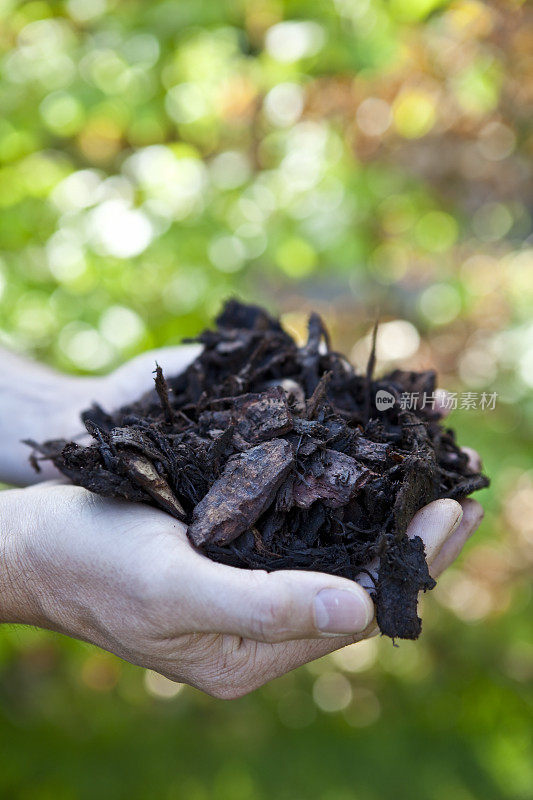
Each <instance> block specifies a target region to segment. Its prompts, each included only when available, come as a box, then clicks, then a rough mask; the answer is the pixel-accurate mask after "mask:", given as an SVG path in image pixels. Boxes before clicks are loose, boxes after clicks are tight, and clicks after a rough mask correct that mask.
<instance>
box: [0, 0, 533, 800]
mask: <svg viewBox="0 0 533 800" xmlns="http://www.w3.org/2000/svg"><path fill="white" fill-rule="evenodd" d="M0 51H1V65H0V69H1V81H0V207H1V210H0V295H1V298H0V336H1V339H0V340H1V341H2V343H3V344H4V345H7V346H9V347H11V348H13V349H16V350H20V351H21V352H26V353H29V354H32V355H34V356H35V357H36V358H38V359H41V360H44V361H46V362H48V363H50V364H53V365H56V366H57V367H58V368H60V369H62V370H66V371H71V372H78V373H93V372H105V371H107V370H109V369H111V368H113V367H114V366H116V365H118V364H119V363H121V362H122V361H123V360H124V359H126V358H128V357H130V356H132V355H134V354H135V353H137V352H140V351H142V350H145V349H147V348H150V347H154V346H158V345H164V344H172V343H178V342H179V341H180V339H181V337H183V336H184V335H192V334H195V333H197V332H198V331H199V330H200V329H201V328H202V326H204V325H205V324H206V323H209V321H210V320H212V318H213V315H214V314H215V313H216V312H217V311H218V309H219V307H220V304H221V302H222V300H223V299H224V298H225V297H227V296H229V295H231V294H237V295H239V296H241V297H242V298H244V299H249V300H252V301H259V302H263V303H265V304H267V305H268V306H269V308H270V309H271V310H273V311H275V312H277V313H281V314H282V315H283V319H284V321H285V323H286V324H287V326H288V327H289V328H290V329H291V330H292V331H294V332H295V334H296V335H298V336H301V335H303V332H304V329H305V318H306V314H307V313H308V311H309V310H310V309H311V308H317V309H318V310H319V311H320V312H321V313H322V314H323V315H324V317H325V318H326V320H327V322H328V323H329V324H330V326H331V328H332V333H333V340H334V343H335V345H336V346H337V347H338V348H343V349H345V350H346V351H347V352H351V353H352V355H353V357H354V359H356V361H359V362H361V361H363V360H364V357H365V353H366V351H367V349H368V331H369V328H370V326H371V323H372V321H373V319H374V317H375V315H376V313H379V315H380V317H381V319H382V321H383V325H382V328H381V334H380V340H379V345H378V351H379V352H378V355H379V366H380V368H385V367H390V366H396V365H400V366H401V365H409V366H412V367H415V368H423V367H428V366H431V365H434V366H436V367H437V368H438V370H439V372H440V375H441V385H443V386H445V387H446V388H447V389H449V390H454V391H459V392H463V391H470V392H477V393H481V392H483V391H485V392H497V393H498V399H497V404H496V408H495V409H494V410H492V411H489V410H484V411H483V410H481V409H479V408H477V409H474V408H470V409H463V410H460V409H459V410H458V411H455V412H453V415H452V418H451V420H452V424H453V425H454V426H455V427H456V428H457V429H458V431H459V436H460V439H461V441H462V442H463V443H465V444H469V445H471V446H473V447H476V448H477V449H479V451H480V452H481V453H482V455H483V457H484V461H485V466H486V469H487V471H488V472H489V474H490V475H491V477H492V481H493V482H492V486H491V488H490V489H489V490H485V491H483V492H482V493H480V495H479V499H480V500H481V502H482V503H483V504H484V506H485V508H486V512H487V513H486V520H485V522H484V523H483V526H482V529H481V530H480V532H479V534H478V535H477V536H476V537H475V540H474V541H472V542H471V543H469V544H468V546H467V548H466V550H465V552H464V554H463V556H462V557H461V559H460V561H459V563H458V564H457V565H456V566H454V567H453V568H452V569H450V570H449V571H448V573H447V574H446V575H445V576H444V577H443V578H442V580H441V581H440V583H439V586H438V587H437V589H436V590H435V591H434V592H432V593H431V595H430V596H428V597H427V598H424V601H423V606H424V615H425V621H424V633H423V636H422V638H421V640H420V641H419V642H417V643H410V642H401V643H400V645H399V647H397V648H393V647H392V644H391V642H390V641H389V640H383V641H381V640H379V639H374V640H372V641H370V642H367V643H363V644H360V645H356V646H353V647H350V648H347V649H345V650H343V651H341V652H339V653H338V654H336V655H333V656H331V657H328V658H326V659H322V660H321V661H319V662H316V663H314V664H311V665H309V666H308V667H304V668H302V669H300V670H298V671H297V672H295V673H293V674H290V675H287V676H286V677H284V678H282V679H280V680H277V681H274V682H273V683H271V684H270V685H269V686H267V687H265V688H264V689H262V690H260V691H257V692H255V693H254V694H253V695H252V696H249V697H246V698H243V699H241V700H238V701H234V702H231V703H224V702H222V701H216V700H212V699H211V698H208V697H206V696H204V695H202V694H201V693H199V692H197V691H195V690H192V689H190V688H189V687H182V686H179V685H175V684H171V683H170V682H168V681H166V680H165V679H162V678H160V677H158V676H156V675H154V674H152V673H149V672H145V671H143V670H141V669H139V668H134V667H131V666H130V665H127V664H124V663H123V662H121V661H120V660H118V659H116V658H114V657H112V656H109V655H107V654H104V653H103V652H101V651H99V650H97V649H96V648H91V647H89V646H88V645H85V644H81V643H78V642H74V641H72V640H68V639H66V638H62V637H60V636H56V635H53V634H50V633H47V632H42V631H36V630H31V629H24V628H4V629H3V630H2V631H1V633H0V754H1V755H0V796H1V797H2V798H4V797H5V798H16V799H17V800H18V799H19V798H20V800H52V798H53V800H78V798H79V799H80V800H86V799H87V800H92V798H95V797H99V798H114V799H119V798H128V800H147V799H148V798H150V799H151V798H158V800H207V799H208V798H217V800H226V799H227V800H270V798H276V800H315V798H316V800H389V799H390V800H393V798H394V800H396V798H397V797H398V796H405V797H409V798H410V800H417V798H420V799H421V800H449V799H450V798H453V800H474V799H475V800H477V799H478V798H483V800H526V798H527V799H529V798H531V797H533V746H532V739H531V735H532V728H533V724H532V723H533V691H532V682H533V643H532V639H531V629H532V626H531V619H532V613H533V608H532V599H531V574H532V565H533V471H532V470H531V453H532V449H533V448H532V441H531V427H530V422H531V419H532V417H533V403H532V399H531V388H532V386H533V324H532V321H531V311H532V308H533V244H532V240H531V213H532V208H533V204H532V200H533V197H532V194H533V189H532V187H533V181H532V158H531V156H532V151H533V128H532V126H531V120H532V116H533V10H532V8H531V6H529V8H528V7H527V6H526V5H525V4H522V3H520V2H513V1H512V0H501V2H487V3H485V2H479V1H478V0H457V2H452V3H449V2H446V0H334V2H331V1H328V2H324V1H322V0H314V1H312V0H285V1H283V0H250V1H249V2H244V0H227V2H224V3H222V2H219V1H218V0H194V2H192V1H191V0H150V1H149V2H148V1H145V2H143V1H142V0H91V2H88V1H87V0H69V2H53V1H52V0H33V2H14V1H13V0H1V2H0ZM528 457H529V461H528Z"/></svg>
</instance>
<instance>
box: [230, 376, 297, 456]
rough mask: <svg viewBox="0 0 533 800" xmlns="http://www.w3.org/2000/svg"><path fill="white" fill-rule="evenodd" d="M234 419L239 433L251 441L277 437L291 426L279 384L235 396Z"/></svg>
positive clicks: (255, 441)
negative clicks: (258, 391) (256, 392)
mask: <svg viewBox="0 0 533 800" xmlns="http://www.w3.org/2000/svg"><path fill="white" fill-rule="evenodd" d="M232 421H233V424H234V426H235V430H236V431H237V433H239V434H240V435H241V436H242V438H243V439H244V440H245V441H247V442H250V443H251V444H252V443H253V444H255V443H257V442H261V441H264V440H265V439H275V438H277V437H278V436H282V435H283V434H284V433H288V432H289V431H290V430H291V429H292V416H291V414H290V411H289V406H288V404H287V398H286V395H285V392H284V391H283V389H281V388H280V387H278V386H275V387H273V388H272V389H268V390H267V391H266V392H261V393H260V394H246V395H243V396H242V397H237V398H235V401H234V404H233V413H232Z"/></svg>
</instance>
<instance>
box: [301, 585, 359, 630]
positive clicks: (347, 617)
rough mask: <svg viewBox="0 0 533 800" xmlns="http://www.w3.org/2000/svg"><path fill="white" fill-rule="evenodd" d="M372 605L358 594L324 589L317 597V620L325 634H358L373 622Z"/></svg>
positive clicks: (319, 627)
mask: <svg viewBox="0 0 533 800" xmlns="http://www.w3.org/2000/svg"><path fill="white" fill-rule="evenodd" d="M372 617H373V614H372V610H371V607H370V603H366V602H365V600H364V598H362V597H361V596H360V595H359V594H358V593H356V592H349V591H345V590H343V589H340V590H339V589H322V591H320V592H318V594H317V595H316V597H315V620H316V626H317V628H318V630H320V631H322V632H323V633H358V632H359V631H363V630H364V629H365V628H366V627H367V625H369V624H370V622H371V621H372Z"/></svg>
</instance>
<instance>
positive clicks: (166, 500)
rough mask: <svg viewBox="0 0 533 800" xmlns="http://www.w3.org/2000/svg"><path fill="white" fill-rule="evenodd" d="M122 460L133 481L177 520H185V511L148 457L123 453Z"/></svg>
mask: <svg viewBox="0 0 533 800" xmlns="http://www.w3.org/2000/svg"><path fill="white" fill-rule="evenodd" d="M121 459H122V460H123V462H124V463H125V465H126V468H127V470H128V474H129V475H130V476H131V478H132V480H133V481H134V482H135V483H136V484H137V485H138V486H140V487H141V489H144V490H145V492H148V494H149V495H150V497H152V498H153V499H154V500H156V501H157V503H158V505H160V506H161V508H163V509H165V511H168V512H169V513H170V514H172V515H173V516H174V517H177V519H180V520H182V521H183V520H185V519H186V516H187V515H186V514H185V509H184V508H183V506H182V505H181V503H180V502H179V500H177V498H176V497H175V496H174V494H173V492H172V490H171V488H170V486H169V485H168V483H167V482H166V480H165V479H164V478H162V477H161V475H159V473H158V472H157V470H156V468H155V467H154V465H153V464H152V462H151V461H149V460H148V459H147V458H146V457H144V456H142V455H140V454H139V453H127V452H124V453H121Z"/></svg>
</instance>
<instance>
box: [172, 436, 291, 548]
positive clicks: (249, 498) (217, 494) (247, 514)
mask: <svg viewBox="0 0 533 800" xmlns="http://www.w3.org/2000/svg"><path fill="white" fill-rule="evenodd" d="M293 465H294V455H293V452H292V448H291V446H290V444H289V443H288V442H286V441H284V440H283V439H273V440H272V441H270V442H265V444H259V445H257V446H256V447H252V448H251V449H250V450H247V451H246V452H245V453H242V455H239V456H234V457H233V458H231V459H230V460H229V461H228V463H227V464H226V467H225V469H224V472H223V473H222V475H221V476H220V478H219V479H218V480H217V481H216V482H215V483H214V484H213V486H212V487H211V489H210V490H209V491H208V493H207V494H206V496H205V497H204V498H203V500H201V501H200V502H199V503H198V505H197V506H196V508H195V509H194V511H193V515H192V522H191V524H190V525H189V529H188V531H187V535H188V536H189V539H190V540H191V542H192V543H193V544H194V545H196V547H200V546H202V545H204V544H206V543H210V544H228V543H229V542H232V541H233V540H234V539H236V538H237V536H239V534H241V533H243V532H244V531H246V530H248V529H249V528H251V527H252V526H253V525H254V523H255V522H256V521H257V519H258V518H259V517H260V516H261V514H262V513H263V511H264V510H265V508H266V507H267V506H268V505H270V503H271V502H272V500H273V499H274V496H275V494H276V492H277V490H278V489H279V487H280V486H281V484H282V483H283V480H284V479H285V477H286V475H287V474H288V472H289V470H290V469H291V468H292V467H293Z"/></svg>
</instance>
